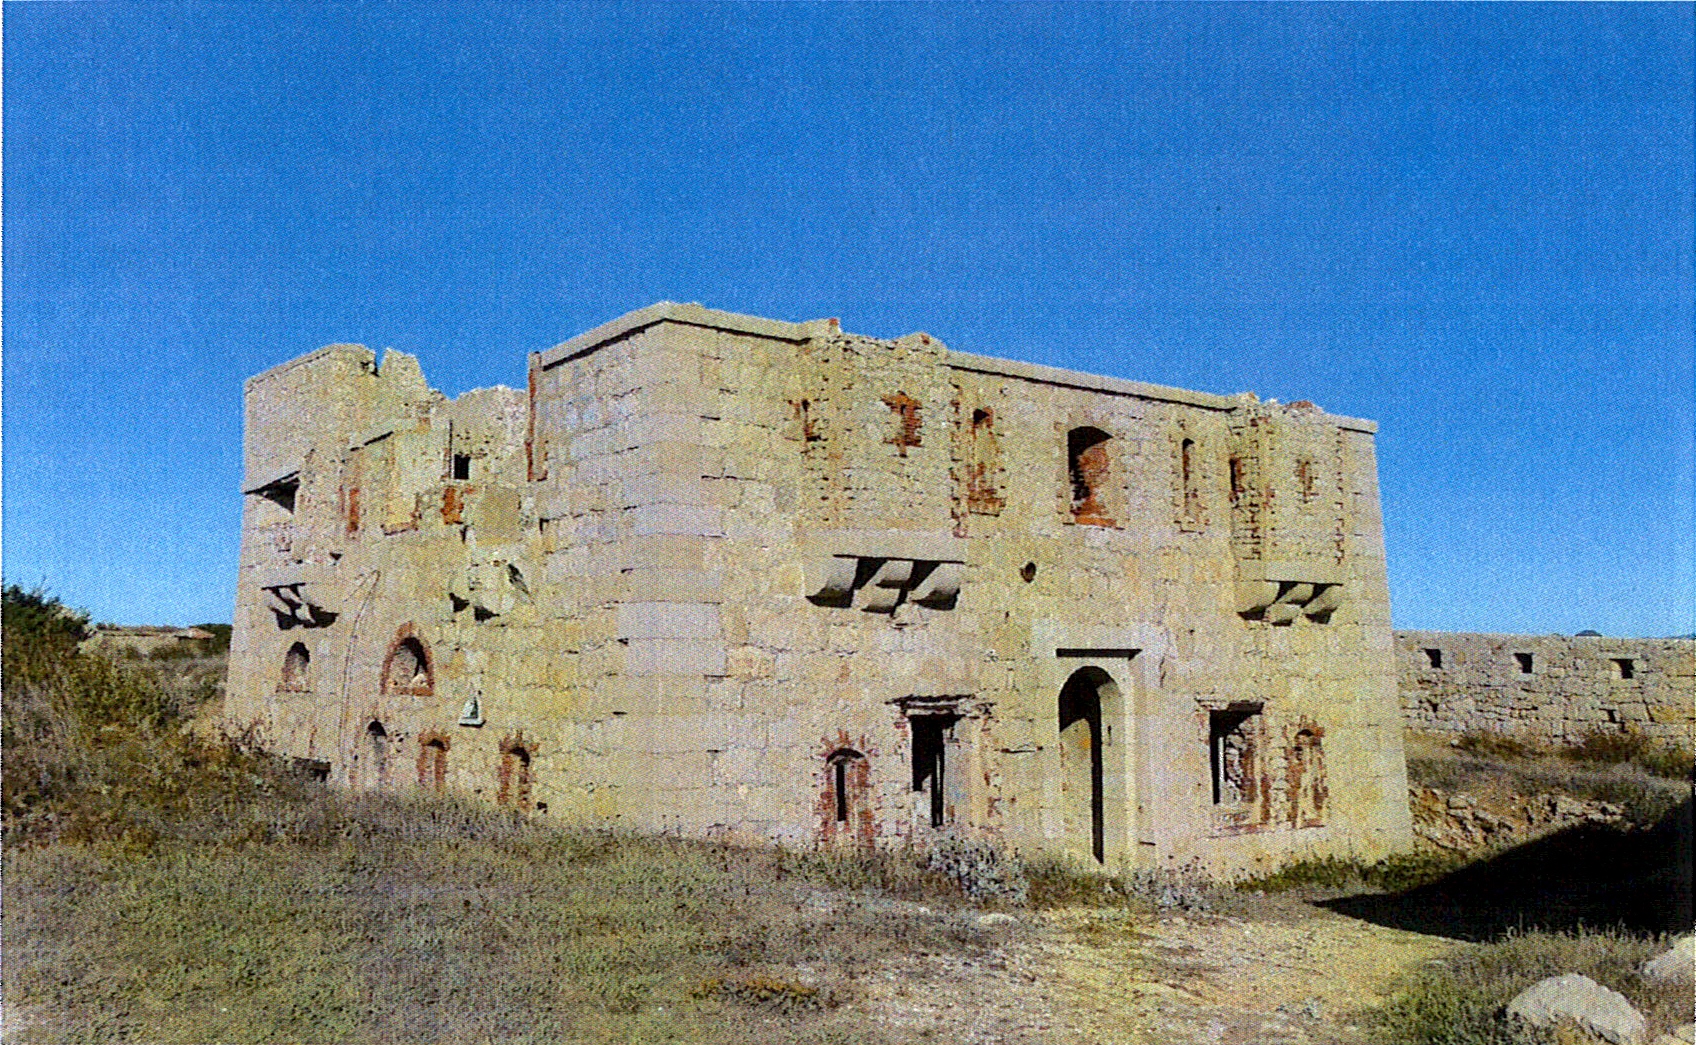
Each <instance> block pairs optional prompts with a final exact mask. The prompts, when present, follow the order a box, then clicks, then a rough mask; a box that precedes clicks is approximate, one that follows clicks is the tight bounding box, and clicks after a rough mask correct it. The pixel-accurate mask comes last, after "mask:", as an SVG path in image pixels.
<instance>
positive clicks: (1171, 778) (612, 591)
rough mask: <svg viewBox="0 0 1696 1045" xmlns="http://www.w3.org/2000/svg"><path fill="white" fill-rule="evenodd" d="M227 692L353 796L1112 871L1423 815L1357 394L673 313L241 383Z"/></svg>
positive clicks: (1288, 848) (351, 355) (314, 358)
mask: <svg viewBox="0 0 1696 1045" xmlns="http://www.w3.org/2000/svg"><path fill="white" fill-rule="evenodd" d="M246 410H247V447H246V483H245V487H244V489H245V492H246V501H245V504H246V507H245V513H244V517H243V534H242V552H241V572H240V579H239V586H238V594H237V606H236V618H235V620H236V623H235V635H234V648H233V651H232V662H231V663H232V666H231V674H230V684H229V698H228V703H227V705H226V719H227V720H228V721H229V722H230V723H231V724H233V725H256V726H257V727H258V729H259V731H260V733H261V735H262V736H263V737H264V738H265V740H266V742H267V743H268V744H269V745H270V746H271V747H272V748H273V749H274V750H277V751H279V752H282V753H285V754H291V755H294V756H296V757H299V758H303V759H311V760H315V761H316V762H317V763H318V764H320V765H322V766H324V767H325V771H326V772H327V773H328V774H329V775H330V778H331V779H332V781H334V782H337V783H340V784H342V785H344V786H347V787H352V788H394V789H409V788H422V789H424V790H426V791H430V790H436V791H450V792H456V793H460V794H464V795H481V796H483V798H484V799H486V800H488V801H490V802H498V803H501V804H503V805H507V806H510V807H513V808H516V809H523V810H528V811H531V812H532V813H534V814H538V815H545V816H546V817H548V818H549V819H557V820H560V821H563V822H587V823H596V824H608V825H616V826H620V827H623V828H627V829H631V830H640V831H664V832H676V833H681V834H684V835H690V836H710V837H724V838H730V839H747V840H770V841H776V842H779V843H782V844H787V845H792V846H850V847H851V846H861V845H878V846H898V845H905V844H915V845H920V846H923V845H925V844H927V843H928V842H929V841H930V840H933V839H936V838H939V837H945V836H963V837H979V838H987V839H991V840H994V841H996V842H998V843H1000V844H1003V845H1006V846H1009V847H1015V848H1018V849H1021V850H1023V851H1027V852H1029V851H1034V850H1045V851H1057V852H1066V853H1071V854H1074V855H1075V856H1076V857H1077V858H1078V859H1079V860H1080V861H1083V862H1085V863H1092V864H1099V865H1102V866H1105V867H1108V868H1112V869H1118V868H1126V867H1140V866H1157V865H1158V866H1164V865H1170V864H1181V863H1188V862H1192V861H1194V862H1197V863H1199V864H1202V865H1205V866H1208V867H1211V868H1213V869H1215V870H1225V871H1231V870H1242V869H1253V868H1257V867H1264V866H1268V865H1269V864H1270V863H1273V862H1276V861H1279V860H1282V859H1284V858H1285V857H1287V856H1289V855H1292V854H1330V853H1338V854H1341V853H1353V854H1358V855H1361V856H1365V857H1373V856H1376V855H1379V854H1382V853H1384V852H1387V851H1391V850H1394V849H1397V848H1401V847H1403V846H1404V845H1405V844H1406V843H1407V841H1408V839H1409V822H1408V813H1407V799H1406V784H1405V778H1404V768H1403V761H1402V747H1401V721H1400V714H1399V708H1398V703H1397V690H1396V668H1395V663H1394V658H1393V651H1392V643H1391V632H1390V619H1389V606H1388V595H1387V591H1386V584H1385V570H1384V552H1383V540H1382V531H1381V521H1380V515H1379V501H1378V490H1377V485H1376V465H1375V462H1374V456H1373V432H1374V426H1373V425H1372V424H1371V423H1369V422H1365V421H1358V420H1352V419H1349V418H1345V417H1338V416H1333V415H1330V414H1326V413H1325V412H1323V411H1321V410H1319V409H1317V408H1315V407H1314V406H1312V405H1311V404H1307V403H1295V404H1291V405H1288V406H1280V405H1278V404H1276V403H1270V402H1269V403H1262V402H1259V401H1258V400H1257V399H1256V398H1255V397H1254V396H1253V395H1249V394H1244V395H1237V396H1220V395H1209V394H1204V393H1199V392H1185V391H1178V390H1174V389H1169V388H1160V387H1155V386H1152V385H1145V384H1138V383H1134V382H1130V381H1122V380H1116V379H1111V378H1104V377H1094V376H1089V375H1085V374H1079V373H1071V372H1067V371H1062V370H1055V369H1050V368H1047V367H1042V366H1033V365H1029V364H1025V363H1017V362H1010V361H1007V360H1001V359H990V358H985V357H981V356H975V355H968V354H965V353H961V352H954V351H951V350H949V349H947V348H946V347H944V346H943V345H942V344H941V343H940V342H938V341H936V340H934V339H932V338H930V337H928V336H926V335H924V334H913V335H909V336H907V337H902V338H899V339H896V340H893V341H885V340H876V339H872V338H868V337H861V336H857V335H852V334H847V333H844V332H843V331H842V330H841V329H840V327H839V325H838V324H837V322H836V321H835V320H819V321H814V322H808V323H785V322H776V321H772V320H766V319H758V318H753V317H749V316H740V315H732V314H728V313H724V312H716V311H710V310H708V309H705V308H702V307H700V306H697V305H676V304H669V303H666V304H659V305H655V306H652V307H650V308H646V309H643V310H641V311H639V312H634V313H631V314H629V315H627V316H625V317H623V318H621V319H618V320H615V321H614V322H612V323H609V324H607V325H605V326H603V327H600V328H598V329H596V330H593V331H590V332H589V333H586V334H583V335H581V336H579V337H577V338H574V339H573V340H571V341H568V342H566V343H565V344H562V345H559V346H558V347H556V348H552V349H549V350H547V351H545V352H539V353H536V354H534V355H532V356H531V357H530V363H529V387H528V389H526V390H519V391H515V390H510V389H506V388H489V389H480V390H477V391H472V392H467V393H465V394H464V395H461V396H459V397H458V398H457V399H451V400H450V399H447V398H445V397H444V396H442V395H441V394H440V393H437V392H435V391H432V390H431V389H430V387H429V386H428V385H427V384H426V383H425V380H424V377H423V375H422V374H421V372H420V369H419V367H418V364H417V362H416V361H415V360H414V359H412V358H411V357H409V356H405V355H402V354H400V353H397V352H388V353H386V354H385V355H384V357H383V359H382V361H381V363H379V362H378V361H377V360H376V358H375V357H374V355H373V354H372V353H371V352H369V351H367V350H366V349H365V348H362V347H359V346H350V345H332V346H330V347H328V348H323V349H320V350H318V351H316V352H313V353H310V354H308V355H305V356H302V357H300V358H298V359H295V360H293V361H292V362H288V363H284V364H282V365H281V366H278V367H275V368H273V369H271V370H269V371H266V372H265V373H263V374H260V375H258V376H257V377H254V378H252V379H251V380H250V381H249V382H248V383H247V390H246Z"/></svg>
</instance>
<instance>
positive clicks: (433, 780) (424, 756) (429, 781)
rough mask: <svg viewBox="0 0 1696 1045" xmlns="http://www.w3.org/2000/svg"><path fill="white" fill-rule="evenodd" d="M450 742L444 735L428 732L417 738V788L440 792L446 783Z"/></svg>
mask: <svg viewBox="0 0 1696 1045" xmlns="http://www.w3.org/2000/svg"><path fill="white" fill-rule="evenodd" d="M452 746H453V745H452V742H451V741H450V740H449V739H448V737H447V735H446V734H444V733H437V732H430V733H425V734H423V735H421V736H420V737H419V738H418V787H419V789H420V790H424V791H442V790H444V789H446V787H447V783H448V749H449V748H450V747H452Z"/></svg>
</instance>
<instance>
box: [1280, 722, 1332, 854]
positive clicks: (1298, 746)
mask: <svg viewBox="0 0 1696 1045" xmlns="http://www.w3.org/2000/svg"><path fill="white" fill-rule="evenodd" d="M1298 725H1299V727H1300V728H1299V729H1298V730H1297V731H1296V734H1295V736H1294V737H1293V738H1292V739H1291V741H1290V745H1289V748H1288V749H1287V750H1286V752H1285V755H1284V759H1285V774H1286V776H1287V779H1286V781H1285V788H1284V789H1285V791H1286V792H1287V794H1288V799H1289V804H1290V808H1289V817H1290V826H1291V827H1322V826H1324V824H1325V805H1326V801H1327V800H1328V799H1329V798H1330V788H1329V784H1328V782H1327V774H1326V771H1325V730H1324V729H1323V728H1321V727H1320V726H1317V725H1315V724H1314V723H1312V722H1311V721H1309V720H1307V719H1305V718H1304V719H1302V720H1301V722H1300V723H1299V724H1298Z"/></svg>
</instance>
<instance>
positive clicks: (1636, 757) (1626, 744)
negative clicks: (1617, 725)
mask: <svg viewBox="0 0 1696 1045" xmlns="http://www.w3.org/2000/svg"><path fill="white" fill-rule="evenodd" d="M1560 753H1561V757H1563V758H1566V759H1568V760H1569V761H1572V762H1579V763H1588V764H1591V765H1604V766H1611V765H1633V766H1636V767H1638V768H1639V769H1642V770H1643V771H1644V772H1646V773H1650V774H1652V775H1654V776H1658V777H1665V778H1667V779H1671V780H1682V779H1684V778H1686V777H1688V776H1689V775H1690V773H1691V768H1692V761H1693V760H1692V756H1691V753H1690V752H1688V751H1685V750H1683V749H1682V748H1680V747H1678V746H1677V745H1674V744H1666V743H1661V742H1659V741H1655V740H1651V739H1650V738H1648V737H1646V736H1643V735H1642V734H1641V733H1603V732H1600V731H1596V732H1591V733H1586V734H1585V735H1584V737H1583V738H1582V739H1581V740H1580V741H1579V742H1578V743H1577V744H1574V745H1572V746H1570V747H1565V748H1562V749H1561V752H1560Z"/></svg>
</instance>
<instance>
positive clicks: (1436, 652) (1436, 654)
mask: <svg viewBox="0 0 1696 1045" xmlns="http://www.w3.org/2000/svg"><path fill="white" fill-rule="evenodd" d="M1420 652H1421V653H1424V654H1425V664H1426V666H1427V667H1432V668H1440V667H1442V666H1443V651H1442V650H1440V649H1426V650H1421V651H1420Z"/></svg>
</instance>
